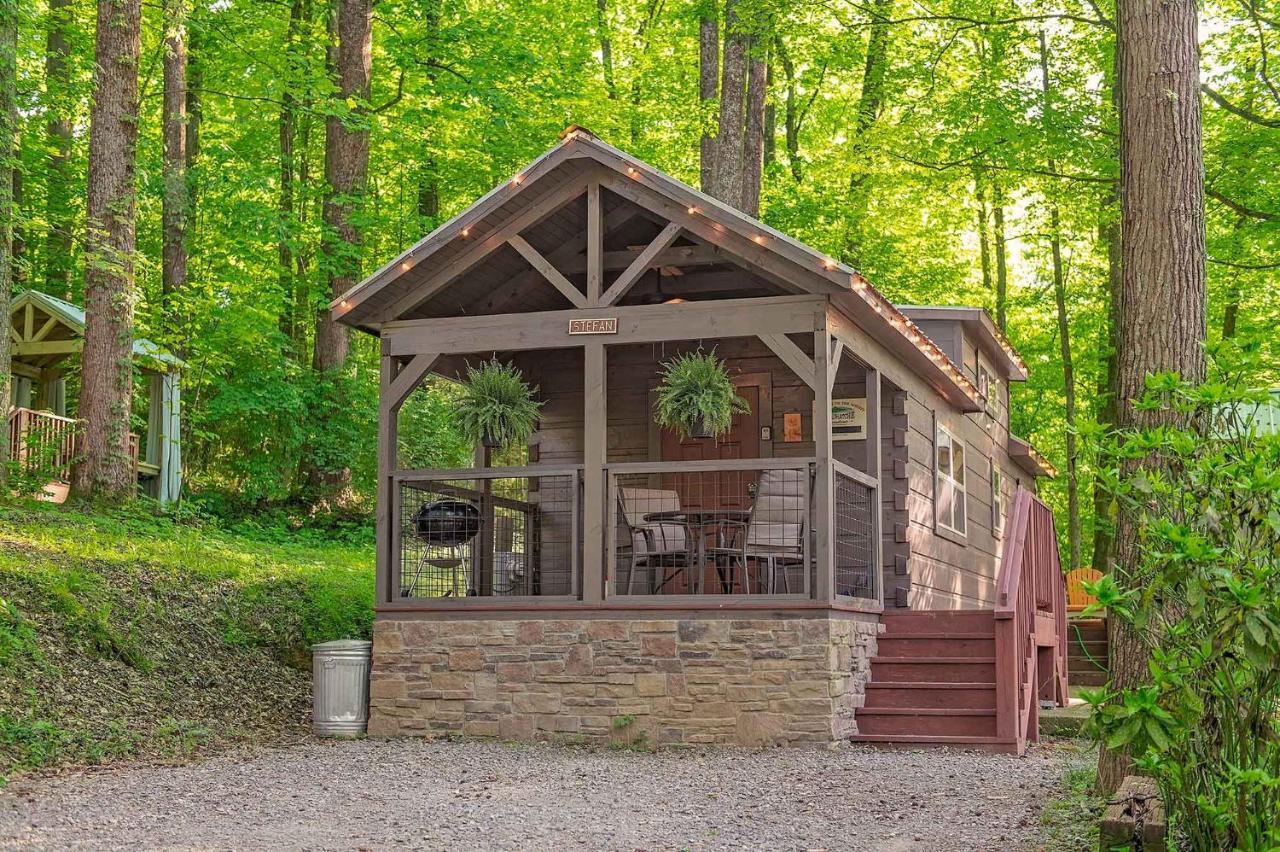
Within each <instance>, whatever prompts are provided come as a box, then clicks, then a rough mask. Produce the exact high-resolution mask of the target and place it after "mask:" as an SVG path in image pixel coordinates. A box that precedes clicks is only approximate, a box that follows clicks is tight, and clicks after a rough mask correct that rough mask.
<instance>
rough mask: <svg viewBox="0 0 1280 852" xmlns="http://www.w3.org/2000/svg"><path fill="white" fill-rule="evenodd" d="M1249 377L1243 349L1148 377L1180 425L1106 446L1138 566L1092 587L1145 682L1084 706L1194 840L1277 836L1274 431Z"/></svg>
mask: <svg viewBox="0 0 1280 852" xmlns="http://www.w3.org/2000/svg"><path fill="white" fill-rule="evenodd" d="M1252 371H1253V365H1252V351H1251V348H1250V347H1245V348H1238V347H1237V348H1220V349H1218V350H1217V351H1214V352H1212V353H1211V355H1210V378H1209V379H1208V381H1206V382H1204V383H1203V384H1200V385H1194V386H1193V385H1190V384H1187V383H1184V382H1181V381H1180V380H1179V379H1178V378H1177V377H1176V376H1172V375H1159V376H1152V377H1150V378H1149V380H1148V383H1147V387H1148V392H1147V394H1146V397H1145V398H1144V400H1143V401H1142V403H1141V405H1142V406H1144V407H1147V408H1150V409H1161V410H1165V411H1169V412H1172V413H1175V414H1176V415H1178V418H1177V419H1178V420H1179V422H1182V423H1184V424H1185V425H1183V426H1160V427H1156V428H1150V429H1141V430H1133V431H1128V432H1125V433H1123V434H1120V435H1116V436H1114V439H1113V440H1109V441H1106V442H1105V443H1104V446H1103V448H1102V451H1101V460H1102V462H1103V465H1102V468H1103V471H1104V475H1105V477H1106V482H1107V485H1108V488H1109V491H1110V492H1111V494H1112V495H1114V498H1115V499H1116V500H1117V501H1119V503H1120V504H1122V505H1125V506H1126V507H1128V509H1129V510H1130V511H1132V512H1134V513H1136V515H1137V517H1138V519H1139V521H1138V527H1137V535H1138V536H1139V541H1140V548H1139V552H1140V553H1141V557H1140V559H1141V561H1140V564H1137V565H1130V566H1126V571H1124V572H1121V574H1120V575H1119V576H1118V577H1112V576H1106V577H1104V578H1103V579H1102V580H1101V581H1099V582H1098V583H1096V584H1090V585H1089V588H1090V591H1092V592H1093V593H1094V594H1095V595H1096V596H1097V598H1098V604H1097V608H1098V609H1101V608H1105V609H1106V610H1107V611H1108V612H1109V613H1110V615H1111V617H1113V618H1119V619H1121V620H1122V621H1123V622H1125V623H1127V624H1128V625H1130V626H1131V627H1132V628H1133V630H1134V632H1135V634H1136V636H1137V637H1138V638H1139V640H1140V641H1141V643H1142V644H1143V646H1144V647H1145V649H1146V650H1147V651H1148V652H1149V654H1150V661H1149V669H1150V678H1149V683H1148V684H1147V685H1143V686H1140V687H1138V688H1135V689H1128V690H1125V691H1124V692H1123V693H1120V694H1112V693H1110V692H1108V690H1106V689H1104V690H1099V691H1096V692H1088V693H1086V699H1087V700H1089V701H1090V702H1091V703H1092V704H1093V705H1094V706H1093V724H1094V726H1095V731H1096V733H1097V735H1098V736H1099V737H1100V738H1101V739H1102V741H1103V742H1104V743H1105V745H1106V746H1107V747H1108V748H1117V747H1119V748H1128V749H1129V750H1130V751H1131V753H1132V754H1133V756H1134V758H1135V760H1136V762H1137V765H1138V767H1139V769H1140V770H1141V771H1143V772H1145V773H1147V774H1150V775H1152V776H1153V777H1154V778H1155V779H1156V781H1157V782H1158V783H1159V786H1160V793H1161V796H1162V797H1163V798H1164V801H1165V804H1166V806H1167V807H1168V809H1169V812H1170V815H1171V818H1172V822H1173V825H1174V827H1175V830H1176V832H1177V834H1178V836H1179V839H1180V841H1181V842H1183V843H1185V844H1186V845H1188V846H1189V847H1190V848H1194V849H1270V848H1275V847H1276V846H1278V845H1280V819H1278V818H1277V815H1280V716H1278V713H1280V437H1278V436H1275V435H1264V434H1258V432H1257V431H1256V429H1255V427H1254V425H1253V420H1252V418H1251V417H1249V416H1248V415H1249V413H1250V412H1251V411H1252V410H1253V409H1254V406H1256V405H1257V404H1258V403H1261V402H1263V401H1264V400H1265V398H1266V397H1265V394H1262V393H1253V392H1249V391H1247V390H1245V388H1247V387H1248V377H1249V376H1250V375H1252V374H1253V372H1252ZM1139 460H1141V461H1142V462H1143V464H1142V465H1141V466H1139V465H1138V464H1137V462H1138V461H1139ZM1121 471H1125V473H1123V474H1122V473H1121Z"/></svg>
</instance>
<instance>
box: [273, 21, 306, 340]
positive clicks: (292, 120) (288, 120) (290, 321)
mask: <svg viewBox="0 0 1280 852" xmlns="http://www.w3.org/2000/svg"><path fill="white" fill-rule="evenodd" d="M304 9H305V6H304V0H293V2H292V3H290V4H289V26H288V27H287V28H286V30H285V46H284V58H285V79H284V80H283V81H282V82H283V86H282V91H281V93H280V119H279V137H280V200H279V206H280V225H279V228H280V245H279V248H278V250H277V251H278V255H279V258H280V270H279V280H280V330H281V332H282V333H283V334H284V335H285V337H286V338H288V339H289V340H292V341H297V340H298V325H299V324H300V323H302V321H303V317H302V316H299V315H298V314H297V312H296V311H295V307H296V304H295V296H294V288H295V286H297V285H296V284H295V281H294V257H293V241H294V239H295V233H296V232H295V228H296V218H295V217H296V214H295V210H294V178H295V175H296V170H297V163H296V157H295V155H294V143H295V141H296V139H297V135H298V127H297V121H298V94H297V91H298V86H299V83H300V80H299V77H300V71H301V68H300V66H301V64H302V63H301V61H300V56H299V54H300V53H301V51H302V49H303V48H302V45H301V43H300V42H301V38H300V31H301V27H302V23H303V21H304V14H305V13H304Z"/></svg>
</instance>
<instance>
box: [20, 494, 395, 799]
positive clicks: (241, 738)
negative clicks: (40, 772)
mask: <svg viewBox="0 0 1280 852" xmlns="http://www.w3.org/2000/svg"><path fill="white" fill-rule="evenodd" d="M372 604H373V549H372V547H370V546H359V545H352V544H341V543H328V542H325V541H324V540H323V539H322V538H321V537H318V536H315V535H296V536H292V537H290V536H288V535H281V534H279V532H278V531H275V532H273V533H272V534H271V535H263V534H262V531H261V530H257V529H253V528H248V531H247V532H246V531H245V530H244V529H243V528H242V529H241V530H240V531H231V530H223V529H219V528H217V527H215V526H212V525H209V524H204V525H192V524H183V523H176V522H174V521H173V520H171V519H169V518H167V517H162V516H156V515H153V514H151V513H150V512H149V510H148V509H147V508H146V507H145V506H142V505H138V506H133V507H129V508H125V509H119V510H113V511H100V512H84V511H76V510H71V509H66V508H58V507H52V506H47V505H41V504H27V505H21V506H0V783H3V782H4V779H5V778H6V777H11V776H13V775H15V774H17V773H21V772H24V771H28V770H35V769H45V768H50V767H56V766H63V765H81V764H90V763H103V762H108V761H118V760H134V759H141V760H155V759H172V758H178V759H180V758H184V757H187V756H189V755H191V754H194V753H198V752H201V751H206V750H209V749H213V748H220V747H226V746H228V745H234V744H252V743H260V742H264V741H279V740H281V739H287V738H289V737H291V736H296V735H299V734H301V733H302V732H303V727H302V725H303V722H304V720H305V717H306V710H307V703H308V701H309V684H310V677H309V674H308V669H309V663H310V660H309V655H308V647H309V645H310V644H312V643H314V642H320V641H325V640H329V639H337V638H367V637H368V635H369V631H370V626H371V623H372Z"/></svg>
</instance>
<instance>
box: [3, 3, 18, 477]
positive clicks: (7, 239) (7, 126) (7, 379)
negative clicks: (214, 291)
mask: <svg viewBox="0 0 1280 852" xmlns="http://www.w3.org/2000/svg"><path fill="white" fill-rule="evenodd" d="M19 14H20V13H19V11H18V0H0V317H4V321H5V326H6V328H7V327H8V324H9V294H10V292H12V290H13V257H12V254H13V219H14V209H13V208H14V205H13V170H14V168H13V164H14V163H15V162H16V160H17V148H18V17H19ZM0 338H2V339H0V410H3V411H4V412H5V413H6V415H7V414H8V411H9V394H10V389H9V387H10V384H11V382H12V375H13V364H12V352H11V350H10V343H9V332H8V331H5V333H4V334H0ZM5 423H6V428H5V433H4V436H3V439H2V440H0V483H2V482H4V481H5V480H6V479H7V478H8V473H9V467H8V461H9V432H8V426H7V423H8V420H7V419H6V421H5Z"/></svg>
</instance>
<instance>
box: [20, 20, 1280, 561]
mask: <svg viewBox="0 0 1280 852" xmlns="http://www.w3.org/2000/svg"><path fill="white" fill-rule="evenodd" d="M133 2H134V3H135V4H136V2H137V0H133ZM3 5H4V6H5V7H6V9H5V14H6V16H7V17H9V18H10V19H11V21H12V22H13V23H14V24H15V29H16V45H15V54H16V56H15V59H16V70H17V74H16V79H14V80H13V81H12V84H13V85H14V87H15V88H14V94H15V95H16V105H17V113H16V123H15V124H14V128H13V129H14V130H15V131H16V145H17V147H16V151H15V154H16V156H15V157H14V158H13V161H12V165H13V166H14V169H13V180H12V188H13V194H14V208H13V209H14V212H15V215H14V217H13V219H12V225H13V228H14V250H13V258H12V264H13V265H12V268H11V271H12V275H13V288H14V292H20V291H21V290H23V289H27V288H35V289H38V290H42V291H45V292H48V293H50V294H52V295H55V296H58V297H61V298H67V299H70V300H71V301H75V302H78V303H82V302H83V300H84V296H85V280H86V267H87V266H88V267H90V268H92V266H93V264H92V263H87V258H90V257H93V256H94V254H93V252H92V251H86V236H87V231H86V198H87V197H88V196H89V195H90V193H89V191H88V190H89V187H88V181H89V180H90V177H89V172H90V170H89V167H88V161H89V135H90V134H89V127H90V113H91V105H92V96H93V94H94V71H95V60H94V55H95V43H94V40H95V30H96V27H95V21H96V20H97V17H98V16H99V15H100V14H101V13H102V9H103V8H106V9H107V14H108V18H109V17H110V15H111V14H112V10H113V8H114V7H116V6H122V7H123V6H128V5H129V0H123V2H112V0H101V2H99V3H97V4H95V3H94V2H92V0H39V2H35V3H16V2H14V0H5V2H4V3H3ZM368 10H369V3H368V0H331V2H327V3H326V2H324V0H214V2H207V0H185V2H184V0H163V2H147V3H143V4H142V5H141V28H140V36H139V38H138V58H137V70H138V92H137V104H138V113H137V117H136V129H137V134H138V138H137V142H136V152H137V160H136V195H135V200H136V209H137V215H136V248H135V249H134V250H133V251H132V252H131V253H130V259H131V261H132V265H133V279H132V281H131V282H130V283H129V285H128V287H127V288H126V289H125V291H124V294H125V295H126V296H127V297H128V299H129V300H130V302H131V304H133V306H134V325H135V333H136V335H137V336H139V337H148V338H150V339H152V340H156V341H158V342H160V343H162V344H163V345H165V346H167V347H168V348H170V349H171V350H173V351H174V352H176V353H177V354H179V355H180V356H181V357H182V358H184V359H185V360H186V362H187V365H188V366H187V369H186V371H185V373H184V377H183V381H184V387H183V403H184V423H183V428H184V434H183V435H182V441H183V452H184V459H185V464H186V467H187V471H186V473H187V482H188V499H191V500H194V501H195V502H197V503H198V504H200V505H202V506H203V507H205V508H206V509H208V510H210V511H213V512H215V513H218V514H223V515H229V516H243V515H247V514H255V515H258V516H261V513H262V512H263V511H264V510H265V509H269V508H279V509H280V510H281V511H282V512H286V511H287V512H294V513H297V514H306V513H308V512H310V511H312V510H313V508H314V507H315V506H316V505H318V504H323V505H325V506H327V507H333V506H335V505H336V506H341V507H342V511H343V514H347V515H350V514H355V515H356V516H360V515H361V514H363V513H364V512H366V511H367V510H368V509H369V508H370V507H371V503H372V491H373V481H374V470H375V453H376V446H375V442H376V428H375V427H376V421H377V404H376V393H377V384H378V382H377V371H378V363H377V351H376V341H375V340H374V339H372V338H370V337H367V336H364V335H359V336H354V337H351V338H350V341H349V344H350V348H349V351H348V349H347V340H346V339H345V337H343V338H342V339H335V338H334V335H333V326H332V324H331V323H330V322H329V320H328V317H327V313H326V311H325V308H326V306H327V304H328V302H329V300H330V299H331V298H332V294H333V293H334V292H335V291H338V292H340V291H341V290H342V289H345V286H346V285H347V284H349V283H350V282H351V281H354V280H358V279H359V278H360V277H361V276H362V275H363V274H367V273H368V272H370V271H372V270H373V269H375V268H377V266H379V265H381V263H383V262H385V261H386V260H387V259H388V258H390V257H392V256H393V255H395V254H396V253H397V252H399V251H400V250H402V249H404V248H406V247H408V246H409V245H411V244H412V243H413V242H415V241H416V240H417V239H418V238H419V237H421V236H422V235H424V234H426V233H427V232H429V231H430V230H432V229H433V228H434V227H435V226H436V225H438V224H439V223H440V222H442V221H444V220H445V219H446V218H448V217H449V216H450V215H452V214H454V213H456V212H458V211H459V210H461V209H463V208H465V207H466V206H467V205H469V204H470V203H471V202H472V201H473V200H474V199H475V198H477V197H478V196H480V195H482V194H483V193H485V192H486V191H488V190H489V189H490V188H491V187H492V186H493V185H495V184H497V183H500V182H502V181H503V180H505V179H507V178H509V177H510V175H512V174H513V173H515V172H517V171H518V170H519V169H520V168H521V167H522V166H523V165H524V164H525V163H527V162H528V161H529V160H531V159H533V158H534V157H536V156H537V155H538V154H539V153H541V152H542V151H544V150H545V149H547V148H549V147H551V146H552V145H554V144H555V143H556V138H557V134H558V133H559V132H560V131H561V130H563V129H564V128H565V127H566V126H567V125H569V124H571V123H578V124H581V125H584V126H586V127H588V128H590V129H591V130H592V131H593V132H595V133H596V134H597V135H599V136H601V137H602V138H604V139H605V140H606V141H609V142H611V143H613V144H615V145H617V146H619V147H621V148H624V149H626V150H628V151H629V152H631V153H633V154H635V155H636V156H638V157H640V158H641V159H643V160H645V161H647V162H649V163H651V164H653V165H655V166H657V167H658V168H660V169H663V170H664V171H667V172H669V173H671V174H673V175H675V176H677V177H679V178H681V179H683V180H685V181H687V182H689V183H691V184H694V185H698V184H699V183H702V185H703V186H704V187H707V186H708V180H713V179H714V176H709V175H707V174H703V173H701V169H700V166H703V165H706V164H707V161H708V159H709V157H711V156H713V155H714V154H715V153H716V151H717V145H719V146H720V147H721V148H723V147H724V146H725V144H726V143H732V144H733V145H736V146H741V149H742V150H745V151H746V158H747V163H748V169H747V171H748V176H747V179H746V186H747V189H746V190H745V191H744V192H745V194H744V196H742V197H741V201H740V206H742V207H743V208H744V209H748V210H750V209H751V208H752V207H753V206H755V205H756V204H758V207H759V211H760V216H761V218H762V219H763V220H764V221H765V222H767V223H768V224H770V225H772V226H774V227H776V228H778V229H780V230H782V231H785V232H787V233H790V234H792V235H794V236H796V237H797V238H799V239H801V240H803V241H805V242H807V243H809V244H811V245H813V246H815V247H816V248H818V249H820V250H822V251H825V252H828V253H830V254H831V255H833V256H837V257H839V258H841V259H842V260H845V261H847V262H849V263H851V264H853V265H854V266H855V267H857V268H858V269H859V270H861V271H862V272H863V274H864V275H866V276H867V277H868V278H869V279H870V280H871V281H872V282H874V283H875V284H876V286H877V287H878V288H880V289H881V290H882V291H883V292H885V294H886V295H887V296H888V297H889V298H891V299H893V300H894V301H895V302H898V303H903V304H966V305H980V306H983V307H986V308H988V309H989V310H990V311H991V312H992V315H993V316H994V317H995V318H996V319H997V322H998V323H999V325H1000V326H1001V327H1002V328H1004V330H1005V333H1006V335H1007V336H1008V338H1009V339H1010V340H1011V342H1012V343H1013V344H1014V345H1015V346H1016V347H1017V348H1018V349H1019V350H1020V351H1021V353H1022V354H1023V356H1024V358H1025V360H1026V361H1027V363H1028V365H1029V367H1030V372H1031V379H1030V381H1029V382H1027V383H1026V384H1025V385H1015V386H1014V388H1013V405H1012V410H1013V414H1012V419H1013V423H1012V427H1013V431H1014V432H1015V433H1017V434H1020V435H1024V436H1027V437H1028V438H1030V439H1031V440H1032V442H1033V443H1034V444H1035V445H1036V446H1037V447H1038V448H1039V449H1041V450H1042V451H1043V452H1044V453H1045V454H1046V455H1047V456H1048V457H1049V459H1050V460H1051V461H1052V462H1053V463H1054V465H1055V466H1056V467H1057V468H1058V469H1059V471H1061V472H1062V475H1061V476H1059V477H1058V478H1056V479H1055V480H1053V481H1051V482H1049V483H1047V484H1046V485H1045V487H1044V492H1045V496H1046V499H1047V500H1048V501H1049V502H1050V503H1051V504H1052V505H1053V506H1054V508H1055V510H1057V511H1058V513H1059V531H1060V535H1061V537H1062V539H1063V540H1062V545H1063V552H1064V562H1069V563H1071V564H1090V563H1091V562H1093V561H1095V556H1094V553H1093V548H1094V547H1095V545H1096V546H1099V547H1102V546H1105V543H1106V542H1105V535H1101V536H1096V537H1095V531H1097V530H1102V529H1103V528H1104V527H1105V525H1100V524H1096V523H1095V518H1096V517H1097V516H1098V514H1099V513H1100V512H1102V513H1105V511H1106V504H1105V501H1101V502H1099V500H1097V499H1095V493H1094V478H1093V469H1092V465H1091V459H1090V457H1089V453H1088V452H1087V446H1088V444H1089V441H1088V440H1087V439H1088V438H1089V436H1091V435H1092V434H1095V433H1097V432H1099V431H1101V430H1103V429H1105V428H1106V426H1107V425H1108V424H1109V423H1110V420H1111V418H1112V417H1113V416H1114V412H1113V408H1112V406H1111V397H1110V395H1109V394H1108V392H1107V389H1108V388H1109V387H1110V386H1111V385H1112V382H1111V378H1110V372H1109V371H1111V370H1112V369H1114V365H1113V363H1112V353H1113V351H1114V344H1113V341H1114V340H1115V333H1116V326H1117V318H1118V311H1119V306H1118V305H1117V301H1118V300H1117V299H1116V298H1115V294H1116V293H1117V292H1118V287H1119V230H1118V229H1119V224H1118V223H1119V203H1118V189H1117V187H1118V181H1119V166H1118V153H1117V148H1118V136H1117V130H1116V106H1115V102H1114V91H1113V89H1114V87H1113V83H1114V66H1115V35H1116V34H1115V27H1114V18H1115V15H1114V6H1113V4H1112V3H1110V2H1108V0H1081V2H1078V3H1077V2H1073V0H1067V2H1065V3H1062V4H1052V5H1050V4H1042V3H1032V2H1023V3H1017V2H1000V1H999V0H941V2H908V1H907V0H870V2H846V0H823V1H822V2H783V0H729V2H727V3H707V2H693V0H634V2H629V3H622V2H616V0H518V2H515V1H514V0H506V2H488V0H484V2H479V0H419V2H404V0H379V2H377V3H375V4H373V5H372V12H371V15H370V14H369V13H368ZM362 19H364V20H369V21H371V26H370V27H369V29H368V31H367V32H361V31H359V21H360V20H362ZM352 22H355V23H356V26H357V29H356V30H355V31H352V30H350V29H349V28H350V26H351V25H352ZM339 34H342V35H343V37H342V38H340V37H339ZM1200 40H1201V51H1202V63H1201V80H1202V92H1203V99H1204V118H1203V121H1204V149H1205V184H1206V197H1207V229H1208V238H1207V240H1208V241H1207V246H1208V257H1209V264H1208V305H1209V339H1210V340H1211V341H1213V340H1217V339H1220V338H1223V337H1233V336H1234V337H1257V338H1259V339H1261V340H1262V341H1263V345H1264V346H1265V347H1271V346H1273V345H1274V344H1273V343H1272V342H1271V340H1270V338H1272V337H1274V335H1273V334H1272V331H1273V330H1274V329H1275V328H1276V326H1277V323H1280V294H1278V293H1277V289H1278V288H1276V287H1275V283H1276V281H1277V270H1280V186H1277V183H1276V177H1275V173H1276V164H1277V163H1280V79H1277V77H1276V74H1277V72H1276V71H1275V69H1274V68H1273V65H1274V63H1275V62H1277V61H1280V60H1277V58H1276V56H1275V51H1276V50H1277V46H1276V45H1277V42H1278V41H1280V18H1278V17H1277V16H1276V15H1275V14H1273V13H1271V12H1270V11H1269V10H1268V8H1267V7H1266V6H1265V5H1263V4H1262V3H1260V2H1259V0H1208V2H1206V3H1204V4H1202V6H1201V26H1200ZM340 45H342V46H343V49H340ZM362 48H367V49H368V51H369V54H368V55H369V64H368V66H367V69H368V70H367V72H365V69H364V68H363V67H361V65H362V63H361V52H362ZM353 63H354V64H353ZM366 73H367V76H364V75H365V74H366ZM731 90H734V91H736V92H737V93H738V97H737V98H736V99H735V100H736V104H734V103H732V102H731V101H730V99H727V98H724V97H721V96H722V95H723V94H724V93H725V92H729V91H731ZM726 105H728V106H729V107H731V108H729V109H726ZM166 130H168V131H169V132H168V136H167V138H166ZM362 145H367V149H364V150H362ZM753 151H758V162H759V163H760V164H761V167H760V170H759V186H758V196H757V189H756V188H755V186H754V185H753V179H752V178H751V176H750V171H751V169H750V167H749V166H750V162H751V161H752V158H753V156H754V155H753V153H752V152H753ZM741 180H742V178H741V177H739V181H741ZM708 188H710V189H712V190H713V192H714V194H717V195H719V196H721V197H724V196H725V194H726V193H725V192H724V191H723V187H715V186H711V187H708ZM730 194H732V193H730ZM735 200H737V199H735ZM179 248H180V252H179V251H178V249H179ZM179 261H180V266H179ZM339 334H344V333H341V332H339ZM1274 354H1275V353H1274V351H1271V352H1270V353H1268V354H1264V357H1263V359H1262V361H1263V363H1266V364H1271V365H1276V364H1277V363H1278V362H1280V359H1277V358H1275V357H1274ZM1272 369H1277V368H1275V367H1273V368H1272ZM76 381H77V377H76V376H74V375H73V376H72V377H71V382H72V384H73V385H74V384H75V383H76ZM1257 381H1258V383H1260V384H1273V385H1274V384H1280V376H1277V375H1275V374H1274V373H1272V374H1263V375H1260V376H1258V377H1257ZM451 393H452V391H451V390H450V388H449V387H448V386H446V385H444V384H436V385H433V386H431V388H430V389H429V392H426V393H419V394H416V397H417V398H416V399H415V400H414V402H413V403H412V404H411V405H409V406H408V407H407V408H406V410H405V413H404V415H403V416H402V421H403V422H402V426H401V440H402V442H403V445H404V446H403V451H404V452H405V454H406V457H407V458H408V459H409V460H410V461H411V462H412V463H413V464H414V465H415V466H433V465H441V466H449V465H453V464H456V463H458V462H459V461H460V460H464V459H466V458H467V457H468V455H469V448H468V447H466V446H465V445H464V442H462V441H461V439H460V438H459V437H458V435H457V433H456V430H454V429H453V428H452V427H451V425H450V422H449V401H450V396H451ZM70 395H71V396H73V397H74V395H75V394H74V392H73V393H72V394H70ZM134 397H135V399H137V398H139V397H141V394H135V395H134ZM139 404H140V403H139ZM135 409H136V410H135V413H134V417H135V420H136V421H137V425H138V426H141V424H142V423H143V422H145V411H143V410H141V409H140V408H137V405H135ZM348 476H349V479H348ZM335 483H339V484H340V485H341V487H342V490H343V492H344V498H343V499H342V500H338V501H335V500H333V499H332V498H333V495H334V484H335ZM1096 539H1099V540H1096Z"/></svg>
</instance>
